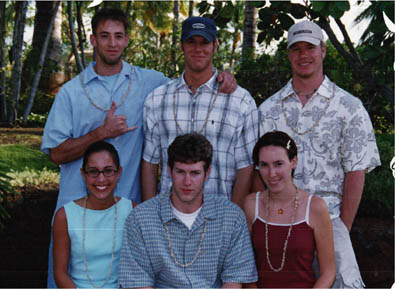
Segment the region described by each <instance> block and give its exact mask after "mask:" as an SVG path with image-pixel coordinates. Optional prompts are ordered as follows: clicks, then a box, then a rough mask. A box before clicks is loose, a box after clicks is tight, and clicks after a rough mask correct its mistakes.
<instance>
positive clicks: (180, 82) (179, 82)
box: [176, 67, 218, 90]
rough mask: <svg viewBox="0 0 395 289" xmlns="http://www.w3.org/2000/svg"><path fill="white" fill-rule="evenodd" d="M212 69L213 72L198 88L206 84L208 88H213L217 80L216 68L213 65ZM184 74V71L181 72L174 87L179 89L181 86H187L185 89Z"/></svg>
mask: <svg viewBox="0 0 395 289" xmlns="http://www.w3.org/2000/svg"><path fill="white" fill-rule="evenodd" d="M213 71H214V74H213V75H212V76H211V78H210V79H209V80H208V81H207V82H206V83H203V84H202V85H201V86H200V87H199V88H201V87H203V86H207V87H208V88H209V89H210V90H214V89H215V83H216V82H217V75H218V70H217V69H216V68H215V67H213ZM184 74H185V71H184V72H183V73H182V75H181V76H180V78H179V79H178V80H177V82H176V89H180V88H181V87H183V86H185V87H187V89H188V84H187V83H186V82H185V79H184ZM199 88H198V89H199Z"/></svg>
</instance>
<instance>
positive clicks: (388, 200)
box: [358, 134, 394, 218]
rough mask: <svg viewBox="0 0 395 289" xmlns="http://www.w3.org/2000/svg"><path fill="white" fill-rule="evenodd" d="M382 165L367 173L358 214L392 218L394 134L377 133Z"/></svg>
mask: <svg viewBox="0 0 395 289" xmlns="http://www.w3.org/2000/svg"><path fill="white" fill-rule="evenodd" d="M376 140H377V145H378V148H379V153H380V159H381V166H380V167H377V168H375V169H374V170H373V171H372V172H370V173H369V174H367V175H366V179H365V188H364V193H363V195H362V200H361V204H360V207H359V210H358V214H360V215H364V216H372V217H388V218H392V215H393V212H394V177H393V176H392V172H391V169H390V162H391V159H392V158H393V156H394V135H393V134H376Z"/></svg>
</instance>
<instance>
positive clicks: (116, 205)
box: [82, 196, 118, 288]
mask: <svg viewBox="0 0 395 289" xmlns="http://www.w3.org/2000/svg"><path fill="white" fill-rule="evenodd" d="M87 200H88V196H87V197H85V200H84V214H83V216H82V261H83V262H84V265H85V274H86V277H88V280H89V283H91V285H92V286H93V287H94V288H103V287H104V285H106V283H107V282H108V280H109V279H110V276H111V273H112V264H113V262H114V256H115V244H116V237H117V235H116V231H117V216H118V203H117V199H116V198H115V196H114V201H115V212H114V230H113V233H112V252H111V263H110V270H109V271H108V274H107V278H106V280H104V282H103V284H102V285H101V286H99V287H98V286H96V285H95V284H94V283H93V281H92V279H91V277H90V276H89V272H88V263H87V262H86V252H85V235H86V233H85V220H86V201H87Z"/></svg>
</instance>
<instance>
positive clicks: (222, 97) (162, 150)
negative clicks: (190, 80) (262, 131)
mask: <svg viewBox="0 0 395 289" xmlns="http://www.w3.org/2000/svg"><path fill="white" fill-rule="evenodd" d="M216 78H217V73H214V75H213V76H212V77H211V79H210V80H209V81H208V82H206V83H205V84H203V85H202V86H201V87H200V88H198V89H197V91H196V93H195V94H194V95H191V93H190V92H189V90H188V86H187V84H186V83H185V81H184V75H182V76H181V77H180V78H179V79H176V80H173V81H171V82H169V83H168V84H166V85H163V86H160V87H158V88H157V89H155V90H154V91H153V92H151V93H150V94H149V95H148V97H147V100H146V102H145V105H144V137H145V140H144V154H143V158H144V160H145V161H147V162H148V163H152V164H158V163H159V162H160V161H162V163H161V164H162V168H163V169H162V175H161V183H160V192H166V191H169V190H170V188H171V178H170V176H169V173H168V170H167V160H168V156H167V148H168V147H169V145H170V144H171V143H172V142H173V140H174V139H175V138H176V136H178V135H181V134H185V133H191V132H198V133H201V134H203V135H205V136H206V138H207V139H208V140H209V141H210V143H211V144H212V145H213V149H214V152H213V159H212V164H211V173H210V176H209V179H208V180H207V182H206V184H205V190H206V191H210V192H213V193H216V194H218V195H221V196H225V197H227V198H228V199H231V196H232V188H233V185H234V182H235V179H236V173H237V170H238V169H242V168H245V167H248V166H250V165H252V149H253V147H254V145H255V142H256V139H255V133H254V129H253V128H252V111H254V110H255V109H256V104H255V101H254V99H253V98H252V97H251V95H250V94H249V92H248V91H247V90H245V89H243V88H241V87H238V88H237V89H236V90H235V91H234V92H233V93H231V94H223V93H218V95H217V96H216V93H217V90H218V82H217V80H216ZM214 99H215V103H213V102H214ZM210 110H211V111H210Z"/></svg>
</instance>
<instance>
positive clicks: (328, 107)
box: [256, 77, 380, 218]
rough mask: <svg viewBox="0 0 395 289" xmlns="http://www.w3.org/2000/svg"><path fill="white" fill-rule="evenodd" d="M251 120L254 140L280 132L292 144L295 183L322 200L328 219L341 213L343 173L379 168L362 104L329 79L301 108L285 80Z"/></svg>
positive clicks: (376, 150)
mask: <svg viewBox="0 0 395 289" xmlns="http://www.w3.org/2000/svg"><path fill="white" fill-rule="evenodd" d="M256 117H257V121H258V135H259V136H262V135H263V134H264V133H265V132H269V131H273V130H280V131H284V132H286V133H287V134H289V135H290V136H291V137H292V138H293V139H294V140H295V142H296V144H297V146H298V165H297V167H296V170H295V175H294V182H295V184H296V185H297V186H298V187H300V188H302V189H303V190H305V191H308V192H310V193H313V194H315V195H318V196H320V197H322V198H323V199H324V200H325V201H326V203H327V205H328V208H329V212H330V215H331V218H335V217H338V216H339V215H340V211H341V202H342V194H343V183H344V174H345V173H347V172H351V171H358V170H365V169H366V170H367V171H368V172H369V171H371V170H373V169H374V168H375V167H376V166H379V165H380V157H379V153H378V149H377V144H376V139H375V136H374V132H373V127H372V123H371V121H370V117H369V115H368V113H367V111H366V110H365V108H364V107H363V104H362V102H361V101H360V100H359V99H358V98H356V97H354V96H352V95H351V94H349V93H348V92H346V91H344V90H343V89H341V88H340V87H338V86H336V85H335V84H334V83H333V82H331V81H330V80H329V78H328V77H325V79H324V81H323V82H322V84H321V86H320V87H319V89H318V90H317V91H316V93H315V94H314V95H313V96H312V98H311V99H309V101H308V102H307V103H306V104H305V106H302V103H301V102H300V100H299V98H298V96H297V95H296V93H295V92H294V90H293V88H292V80H290V81H289V82H288V83H287V84H286V85H285V86H284V87H283V88H282V89H281V90H279V91H278V92H277V93H275V94H274V95H272V96H271V97H270V98H268V99H267V100H266V101H265V102H263V103H262V104H261V105H260V107H259V109H258V113H257V115H256Z"/></svg>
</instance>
